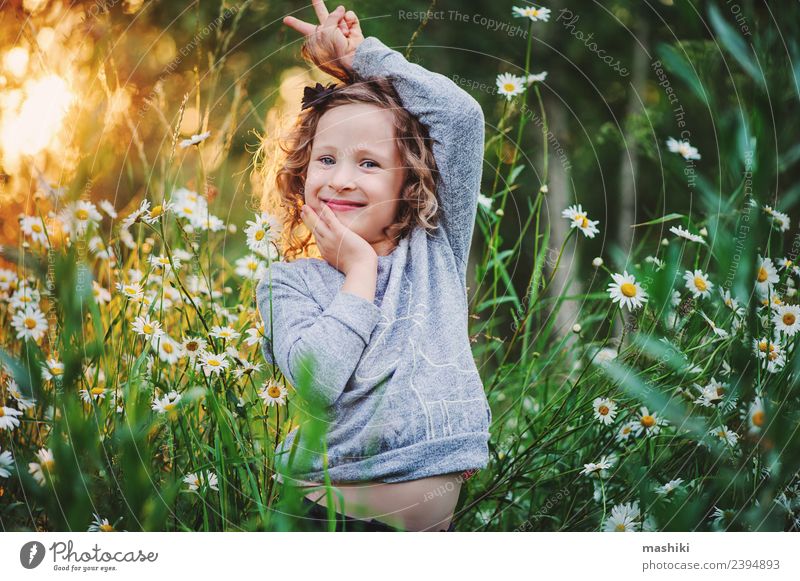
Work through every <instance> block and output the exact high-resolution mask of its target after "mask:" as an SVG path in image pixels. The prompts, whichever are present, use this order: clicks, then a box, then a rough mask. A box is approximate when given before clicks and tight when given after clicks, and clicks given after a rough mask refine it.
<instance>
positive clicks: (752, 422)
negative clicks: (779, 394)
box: [746, 397, 767, 434]
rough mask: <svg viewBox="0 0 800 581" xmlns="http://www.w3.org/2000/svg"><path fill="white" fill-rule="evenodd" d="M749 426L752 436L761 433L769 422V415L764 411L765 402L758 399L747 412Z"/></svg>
mask: <svg viewBox="0 0 800 581" xmlns="http://www.w3.org/2000/svg"><path fill="white" fill-rule="evenodd" d="M746 417H747V425H748V428H749V430H748V431H749V432H750V433H751V434H757V433H759V432H760V431H761V430H762V428H763V427H764V424H765V423H766V420H767V413H766V411H765V410H764V400H763V399H762V398H761V397H756V398H755V399H754V400H753V403H751V404H750V407H749V408H748V409H747V412H746Z"/></svg>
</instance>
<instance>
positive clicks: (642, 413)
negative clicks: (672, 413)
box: [633, 406, 667, 437]
mask: <svg viewBox="0 0 800 581" xmlns="http://www.w3.org/2000/svg"><path fill="white" fill-rule="evenodd" d="M633 424H634V427H633V430H634V432H636V436H637V437H638V436H642V435H644V436H655V435H657V434H658V433H659V432H660V431H661V428H662V427H663V426H666V425H667V421H666V420H665V419H663V418H660V417H658V414H657V413H656V412H653V413H652V414H651V413H650V412H649V411H648V410H647V407H645V406H642V407H640V408H639V417H638V418H637V419H636V421H635V422H633Z"/></svg>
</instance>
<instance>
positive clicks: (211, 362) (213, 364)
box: [208, 359, 220, 367]
mask: <svg viewBox="0 0 800 581" xmlns="http://www.w3.org/2000/svg"><path fill="white" fill-rule="evenodd" d="M208 364H209V365H210V366H211V367H219V366H220V362H219V359H209V360H208Z"/></svg>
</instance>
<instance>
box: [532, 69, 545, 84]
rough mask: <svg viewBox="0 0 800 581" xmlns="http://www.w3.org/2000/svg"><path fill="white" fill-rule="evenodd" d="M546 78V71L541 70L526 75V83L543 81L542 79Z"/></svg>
mask: <svg viewBox="0 0 800 581" xmlns="http://www.w3.org/2000/svg"><path fill="white" fill-rule="evenodd" d="M546 78H547V71H542V72H541V73H536V74H534V75H528V84H529V85H530V84H531V83H543V82H544V80H545V79H546Z"/></svg>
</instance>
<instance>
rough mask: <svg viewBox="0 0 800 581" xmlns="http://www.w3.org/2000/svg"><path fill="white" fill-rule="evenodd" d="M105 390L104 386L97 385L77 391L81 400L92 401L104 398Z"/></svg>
mask: <svg viewBox="0 0 800 581" xmlns="http://www.w3.org/2000/svg"><path fill="white" fill-rule="evenodd" d="M106 391H107V390H106V388H104V387H101V386H99V385H98V386H95V387H93V388H92V389H82V390H80V392H79V393H80V395H81V399H82V400H83V401H85V402H86V403H92V401H100V400H101V399H105V397H106Z"/></svg>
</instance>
